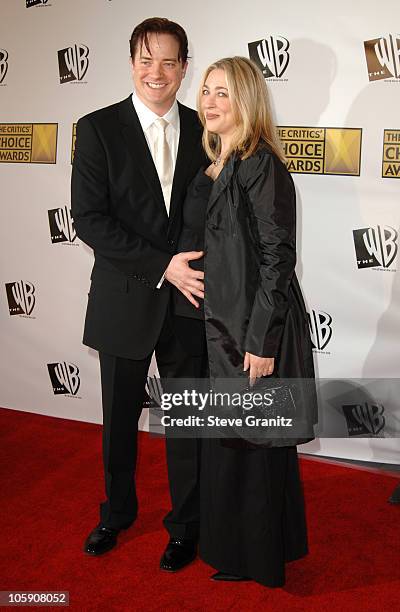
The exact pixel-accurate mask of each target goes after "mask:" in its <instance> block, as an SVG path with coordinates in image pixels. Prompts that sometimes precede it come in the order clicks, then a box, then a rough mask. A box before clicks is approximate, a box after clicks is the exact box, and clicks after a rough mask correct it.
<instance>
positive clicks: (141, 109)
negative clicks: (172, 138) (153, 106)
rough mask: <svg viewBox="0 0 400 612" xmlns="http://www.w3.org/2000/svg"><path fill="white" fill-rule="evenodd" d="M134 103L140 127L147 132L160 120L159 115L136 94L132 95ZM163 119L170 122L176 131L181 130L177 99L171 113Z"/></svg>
mask: <svg viewBox="0 0 400 612" xmlns="http://www.w3.org/2000/svg"><path fill="white" fill-rule="evenodd" d="M132 103H133V106H134V108H135V111H136V113H137V116H138V118H139V121H140V125H141V126H142V129H143V131H144V132H145V131H146V130H147V129H148V128H149V127H150V126H151V125H152V123H154V121H155V120H156V119H159V115H157V114H156V113H153V111H152V110H150V109H149V107H148V106H146V105H145V104H144V103H143V102H142V101H141V99H140V98H139V97H138V95H137V94H136V92H133V94H132ZM163 119H165V120H166V121H168V123H170V124H171V125H172V127H173V128H174V129H175V130H178V129H179V109H178V102H177V101H176V99H175V101H174V103H173V105H172V106H171V108H170V109H169V111H168V112H166V113H165V115H163Z"/></svg>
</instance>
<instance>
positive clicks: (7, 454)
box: [0, 410, 400, 612]
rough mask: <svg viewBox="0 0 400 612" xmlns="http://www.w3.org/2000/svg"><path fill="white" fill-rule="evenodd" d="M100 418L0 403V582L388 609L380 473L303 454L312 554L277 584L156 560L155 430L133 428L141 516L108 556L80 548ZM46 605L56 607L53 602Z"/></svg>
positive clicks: (160, 502)
mask: <svg viewBox="0 0 400 612" xmlns="http://www.w3.org/2000/svg"><path fill="white" fill-rule="evenodd" d="M100 444H101V436H100V427H99V426H98V425H91V424H87V423H78V422H76V421H67V420H61V419H53V418H50V417H43V416H39V415H33V414H28V413H22V412H16V411H11V410H0V452H1V455H2V456H1V464H0V469H1V492H2V503H1V511H2V520H1V536H0V537H1V539H0V543H1V544H0V590H51V591H55V590H62V591H69V593H70V608H72V609H73V610H85V611H86V610H105V611H106V612H109V611H114V610H115V611H116V612H117V611H118V612H120V611H125V610H126V611H128V610H132V611H136V610H143V611H144V610H146V611H148V612H150V611H152V610H162V611H169V610H171V611H176V610H179V611H181V612H183V611H185V610H198V611H206V610H221V611H222V610H229V611H240V612H242V611H247V610H267V611H269V610H274V611H279V612H280V611H286V610H288V611H289V610H290V611H295V612H296V611H303V610H304V611H307V612H313V611H315V610H325V609H327V608H329V611H330V612H332V611H336V610H338V611H339V610H340V611H342V610H346V611H347V610H354V611H358V610H359V611H361V610H362V611H365V610H374V611H376V610H396V609H399V599H400V546H399V545H400V537H399V532H400V507H399V506H393V505H391V504H388V503H387V501H386V500H387V498H388V496H389V495H390V493H391V492H392V490H393V488H394V487H395V485H396V484H397V480H396V479H395V478H393V477H392V476H390V475H384V474H380V473H373V472H368V471H365V470H358V469H354V468H349V467H342V466H338V465H330V464H327V463H325V462H321V461H314V460H308V459H302V461H301V469H302V475H303V479H304V487H305V495H306V503H307V516H308V525H309V539H310V554H309V556H308V557H307V558H305V559H302V560H300V561H296V562H294V563H292V564H289V565H288V566H287V581H286V586H285V587H284V588H283V589H267V588H264V587H261V586H259V585H257V584H255V583H242V584H236V585H235V584H218V583H213V582H211V581H210V580H209V579H208V577H209V575H210V574H211V573H212V569H211V568H210V567H208V566H206V565H205V564H204V563H202V562H201V561H197V562H195V563H193V564H192V565H191V566H189V567H188V568H186V569H185V570H183V571H182V572H180V573H177V574H173V575H170V574H166V573H163V572H161V571H159V570H158V562H159V557H160V554H161V552H162V550H163V547H164V545H165V543H166V541H167V535H166V532H165V531H164V530H163V528H162V524H161V521H162V517H163V515H164V514H165V513H166V511H167V509H168V504H169V502H168V493H167V477H166V468H165V461H164V443H163V440H162V439H154V438H150V437H149V436H148V434H141V451H140V455H139V464H138V493H139V502H140V508H139V519H138V521H137V522H136V524H135V526H134V527H132V528H131V529H130V530H129V531H128V532H124V533H123V535H122V536H120V538H119V545H118V547H117V548H116V549H114V550H113V551H112V552H110V553H109V554H108V555H105V556H104V557H99V558H92V557H88V556H86V555H84V554H83V553H81V547H82V544H83V540H84V538H85V536H86V534H87V532H88V531H90V529H92V527H94V525H95V524H96V523H97V503H98V501H100V500H101V498H102V482H101V462H100ZM53 609H55V608H53Z"/></svg>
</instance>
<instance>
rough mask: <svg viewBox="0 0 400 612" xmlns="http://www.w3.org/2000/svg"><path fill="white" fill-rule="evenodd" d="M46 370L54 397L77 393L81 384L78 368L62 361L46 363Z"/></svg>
mask: <svg viewBox="0 0 400 612" xmlns="http://www.w3.org/2000/svg"><path fill="white" fill-rule="evenodd" d="M47 369H48V371H49V376H50V380H51V384H52V386H53V393H54V395H76V394H77V393H78V390H79V387H80V384H81V380H80V377H79V368H78V366H76V365H75V364H74V363H69V362H67V361H62V362H59V363H48V364H47Z"/></svg>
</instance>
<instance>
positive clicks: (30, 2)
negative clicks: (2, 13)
mask: <svg viewBox="0 0 400 612" xmlns="http://www.w3.org/2000/svg"><path fill="white" fill-rule="evenodd" d="M48 1H49V0H26V8H31V6H37V5H38V4H47V3H48Z"/></svg>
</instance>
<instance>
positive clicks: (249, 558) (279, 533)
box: [175, 169, 307, 587]
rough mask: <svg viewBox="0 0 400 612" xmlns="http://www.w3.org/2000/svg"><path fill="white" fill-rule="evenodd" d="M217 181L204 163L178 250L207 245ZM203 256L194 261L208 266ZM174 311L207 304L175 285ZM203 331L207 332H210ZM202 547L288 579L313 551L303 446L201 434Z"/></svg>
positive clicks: (241, 568) (260, 576) (235, 570)
mask: <svg viewBox="0 0 400 612" xmlns="http://www.w3.org/2000/svg"><path fill="white" fill-rule="evenodd" d="M212 188H213V181H212V179H210V178H209V177H208V176H207V175H205V174H204V170H203V169H201V170H200V171H199V173H198V174H197V176H196V177H195V179H194V180H193V181H192V183H191V185H190V187H189V190H188V194H187V197H186V201H185V204H184V208H183V215H184V219H183V231H182V235H181V239H180V242H179V251H192V250H203V248H204V227H205V219H206V208H207V202H208V199H209V196H210V193H211V190H212ZM202 263H203V262H202V260H199V261H196V262H194V265H193V267H197V268H202ZM175 297H176V299H175V313H176V315H178V316H183V317H187V323H188V326H189V327H187V329H188V330H189V329H190V318H194V319H197V320H196V321H194V324H195V325H194V327H193V333H198V329H199V328H198V326H197V327H196V325H197V324H198V321H199V319H202V318H203V317H204V312H203V309H202V308H200V309H199V310H196V309H195V308H194V307H193V306H192V305H191V304H190V303H189V302H188V301H187V300H186V298H184V296H182V294H180V293H179V292H176V296H175ZM203 333H204V332H203ZM200 504H201V518H200V542H199V554H200V557H201V559H202V560H203V561H205V562H206V563H208V564H209V565H211V566H212V567H213V568H215V569H216V570H218V571H222V572H226V573H231V574H236V575H240V576H246V577H248V578H251V579H253V580H255V581H257V582H259V583H261V584H262V585H265V586H269V587H278V586H282V585H283V584H284V581H285V561H291V560H294V559H298V558H300V557H302V556H304V555H306V554H307V532H306V520H305V511H304V498H303V492H302V485H301V481H300V475H299V466H298V458H297V449H296V447H295V446H293V447H281V448H253V449H249V448H229V447H226V446H224V445H223V443H222V441H221V440H220V439H215V438H214V439H212V438H204V439H203V440H202V460H201V499H200Z"/></svg>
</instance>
